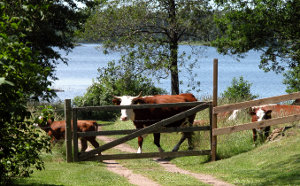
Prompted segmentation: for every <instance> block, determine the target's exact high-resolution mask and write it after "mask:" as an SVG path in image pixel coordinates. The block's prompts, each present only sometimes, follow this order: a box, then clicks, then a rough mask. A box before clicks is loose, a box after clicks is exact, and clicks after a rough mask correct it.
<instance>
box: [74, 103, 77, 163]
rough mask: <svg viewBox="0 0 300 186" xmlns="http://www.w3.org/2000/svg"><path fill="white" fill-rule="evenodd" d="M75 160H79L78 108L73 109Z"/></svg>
mask: <svg viewBox="0 0 300 186" xmlns="http://www.w3.org/2000/svg"><path fill="white" fill-rule="evenodd" d="M73 145H74V148H73V150H74V151H73V157H74V158H73V161H74V162H77V161H78V135H77V110H76V109H75V110H73Z"/></svg>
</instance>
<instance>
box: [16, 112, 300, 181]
mask: <svg viewBox="0 0 300 186" xmlns="http://www.w3.org/2000/svg"><path fill="white" fill-rule="evenodd" d="M207 115H208V114H207V112H203V113H202V112H200V113H199V114H198V115H197V118H198V119H205V118H207ZM244 122H249V118H248V116H247V115H246V114H245V113H241V114H240V117H239V120H238V121H237V122H219V123H218V125H219V127H223V126H231V125H237V124H241V123H244ZM99 123H101V124H105V125H104V126H103V127H102V129H103V130H121V129H133V128H134V126H133V124H132V123H131V122H120V121H116V122H106V123H104V122H99ZM287 133H288V135H287V136H285V137H283V138H281V140H278V141H273V142H268V143H262V144H260V145H258V146H254V145H253V142H252V134H251V131H243V132H237V133H234V134H230V135H222V136H219V137H218V157H219V158H220V159H221V160H218V161H216V162H209V161H208V160H209V157H208V156H194V157H193V156H192V157H182V158H176V159H173V160H172V161H171V162H172V163H174V164H176V165H177V166H178V167H181V168H182V169H186V170H190V171H192V172H195V173H206V174H211V175H214V176H215V177H217V178H220V179H222V180H224V181H227V182H229V183H232V184H236V185H300V129H299V128H298V129H297V128H294V129H289V130H288V131H287ZM180 136H181V135H180V134H177V133H172V134H162V137H161V144H162V147H163V148H164V149H165V150H166V151H171V150H172V148H173V146H174V145H175V144H176V143H177V142H178V140H179V138H180ZM115 137H116V138H117V137H119V136H115ZM194 138H195V147H196V149H209V133H208V132H196V134H195V136H194ZM128 144H129V145H130V146H132V147H133V148H136V149H137V139H133V140H131V141H129V142H128ZM187 148H188V145H187V143H186V142H184V143H183V144H182V147H181V149H180V150H187ZM143 151H144V152H157V147H156V146H155V145H154V144H153V136H152V135H149V136H148V137H147V138H145V140H144V145H143ZM107 152H109V153H120V152H119V151H117V150H114V149H112V150H108V151H107ZM64 157H65V155H64V150H60V149H59V146H55V148H54V150H53V153H52V154H44V155H43V159H44V161H45V167H46V169H45V170H43V171H35V172H34V174H33V175H31V177H29V178H18V179H15V180H14V184H15V185H131V184H130V183H129V182H128V181H127V179H126V178H124V177H121V176H119V175H117V174H114V173H111V172H109V171H108V170H106V168H105V164H103V163H99V162H80V163H66V162H65V158H64ZM118 162H119V163H121V164H122V165H123V166H124V167H127V168H129V169H131V170H133V172H134V173H138V174H142V175H144V176H146V177H148V178H150V179H152V180H154V181H156V182H157V183H159V184H161V185H199V184H201V183H199V181H198V180H196V179H195V178H193V177H191V176H188V175H181V174H178V173H169V172H166V171H164V168H163V167H161V166H160V165H158V164H157V163H156V162H155V161H153V160H152V159H138V160H120V161H118Z"/></svg>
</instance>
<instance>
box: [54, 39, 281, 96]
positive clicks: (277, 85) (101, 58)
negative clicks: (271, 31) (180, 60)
mask: <svg viewBox="0 0 300 186" xmlns="http://www.w3.org/2000/svg"><path fill="white" fill-rule="evenodd" d="M99 46H100V45H98V44H81V45H80V46H77V47H75V48H74V49H73V51H72V52H71V53H69V54H68V55H66V53H65V52H63V51H61V54H62V55H63V56H64V57H66V58H68V59H69V63H68V65H65V64H63V63H60V64H59V65H58V66H57V71H56V75H57V77H58V78H59V80H57V81H55V82H54V84H53V87H52V88H55V89H61V90H64V92H58V93H57V95H58V98H59V99H61V100H64V99H67V98H68V99H73V98H74V97H75V96H82V95H84V93H85V91H86V89H87V88H88V87H89V86H90V85H92V82H93V80H95V79H96V78H97V76H98V71H97V69H98V68H99V67H105V66H106V64H107V63H108V62H109V61H111V60H117V59H119V57H120V55H119V53H112V54H109V55H104V54H103V52H102V49H101V47H99ZM195 49H196V53H197V55H196V56H194V57H192V58H191V59H190V61H193V60H194V59H195V58H196V59H197V60H198V62H197V64H196V66H195V67H194V68H193V75H192V76H193V77H195V80H197V81H200V90H201V91H200V92H196V91H191V92H192V93H194V94H195V95H196V96H197V97H198V98H201V97H202V96H210V95H212V88H213V84H212V81H213V59H214V58H217V59H218V60H219V76H218V80H219V82H218V93H219V95H220V94H221V93H222V92H224V90H226V89H227V87H228V86H230V85H231V82H232V79H233V78H234V77H236V78H239V77H240V76H243V77H244V80H247V81H248V82H249V83H252V86H251V93H252V94H256V95H258V96H259V98H266V97H271V96H279V95H282V94H286V93H285V89H286V86H285V85H283V84H282V80H283V77H282V75H281V74H276V73H274V72H268V73H265V72H264V71H262V70H260V69H259V68H258V65H259V61H260V54H259V53H258V52H256V51H250V52H248V53H247V55H246V57H245V58H243V59H240V62H238V61H237V60H236V59H235V58H233V57H231V56H224V55H221V54H218V53H217V52H216V50H215V48H212V47H204V46H197V47H195V48H194V49H193V50H192V49H191V47H189V46H186V45H181V46H180V47H179V50H180V52H186V53H187V54H190V53H191V52H192V51H195ZM180 69H181V70H182V72H181V73H180V76H179V78H182V79H183V84H182V85H180V91H181V92H186V91H187V90H188V87H187V83H188V81H189V79H188V77H189V75H190V73H189V72H186V71H184V68H180ZM194 74H197V76H194ZM157 86H159V87H162V88H164V89H166V90H167V91H168V92H170V91H171V90H170V79H167V80H161V81H160V83H159V84H157Z"/></svg>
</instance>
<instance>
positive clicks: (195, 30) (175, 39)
mask: <svg viewBox="0 0 300 186" xmlns="http://www.w3.org/2000/svg"><path fill="white" fill-rule="evenodd" d="M208 2H209V1H207V0H202V1H190V0H184V1H179V0H149V1H143V0H126V1H117V0H116V1H109V2H108V4H106V5H105V6H103V7H100V8H99V9H98V10H97V11H96V12H95V14H94V15H93V16H92V17H91V18H90V19H89V21H88V23H87V24H86V32H85V35H84V37H85V38H86V39H90V40H93V41H100V42H101V43H102V44H103V47H104V48H105V49H106V50H105V52H110V51H111V50H118V51H122V52H123V55H122V58H121V60H120V61H119V62H120V64H121V65H126V64H127V63H129V64H131V63H132V62H134V64H135V66H136V69H137V73H140V74H146V75H147V76H150V77H151V76H153V77H156V78H158V79H162V78H164V79H165V78H168V77H170V76H171V89H172V90H171V92H172V94H178V93H179V77H178V73H179V68H178V67H179V66H183V65H184V64H185V62H186V59H187V58H188V57H189V56H186V54H185V53H184V52H183V53H179V51H178V45H179V42H182V41H195V40H196V41H200V40H201V41H208V40H210V39H211V38H210V37H211V33H210V27H211V25H212V24H211V23H212V21H211V18H212V12H211V9H210V7H209V3H208ZM129 66H130V65H129ZM187 66H188V65H187ZM190 67H191V69H192V68H193V67H194V66H193V64H191V66H190ZM190 75H191V77H193V76H195V75H194V74H190Z"/></svg>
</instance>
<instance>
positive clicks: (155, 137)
mask: <svg viewBox="0 0 300 186" xmlns="http://www.w3.org/2000/svg"><path fill="white" fill-rule="evenodd" d="M153 137H154V144H155V145H156V146H157V148H158V151H159V152H164V150H163V149H162V148H161V146H160V133H153Z"/></svg>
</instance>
